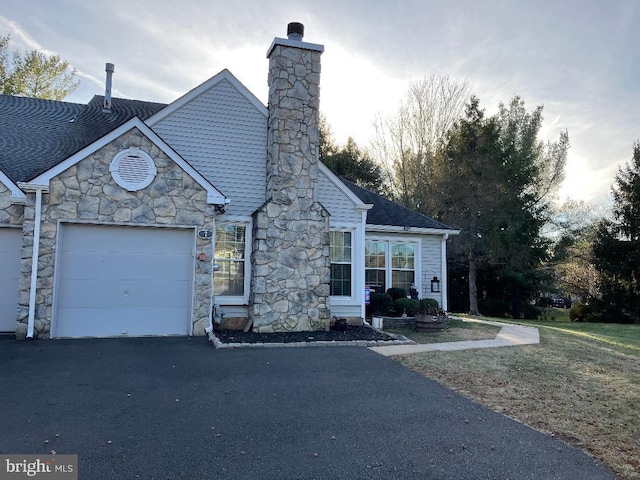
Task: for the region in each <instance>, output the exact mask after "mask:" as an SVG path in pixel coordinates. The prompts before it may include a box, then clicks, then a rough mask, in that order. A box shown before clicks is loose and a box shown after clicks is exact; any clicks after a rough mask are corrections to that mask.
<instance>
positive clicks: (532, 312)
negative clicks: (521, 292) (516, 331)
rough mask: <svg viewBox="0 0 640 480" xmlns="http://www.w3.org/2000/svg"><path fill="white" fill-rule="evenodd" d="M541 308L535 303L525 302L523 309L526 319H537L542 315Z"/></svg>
mask: <svg viewBox="0 0 640 480" xmlns="http://www.w3.org/2000/svg"><path fill="white" fill-rule="evenodd" d="M540 313H541V310H540V309H539V308H538V307H536V306H535V305H531V304H530V303H525V305H524V307H523V309H522V315H523V316H524V319H525V320H535V319H537V318H538V317H539V316H540Z"/></svg>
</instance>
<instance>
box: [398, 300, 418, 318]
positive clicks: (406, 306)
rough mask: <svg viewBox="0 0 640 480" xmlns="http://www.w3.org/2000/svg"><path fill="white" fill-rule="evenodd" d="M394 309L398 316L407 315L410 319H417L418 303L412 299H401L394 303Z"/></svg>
mask: <svg viewBox="0 0 640 480" xmlns="http://www.w3.org/2000/svg"><path fill="white" fill-rule="evenodd" d="M393 308H394V309H395V311H396V315H398V316H400V315H402V314H403V313H406V314H407V316H408V317H415V316H416V312H417V311H418V302H417V301H416V300H412V299H410V298H399V299H397V300H396V301H395V302H393Z"/></svg>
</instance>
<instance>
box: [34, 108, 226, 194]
mask: <svg viewBox="0 0 640 480" xmlns="http://www.w3.org/2000/svg"><path fill="white" fill-rule="evenodd" d="M132 128H137V129H138V130H140V131H141V132H142V134H143V135H145V136H146V137H147V138H149V140H151V141H152V142H153V143H154V144H155V145H156V146H157V147H158V148H159V149H160V150H162V152H164V153H165V154H166V155H167V156H168V157H169V158H170V159H171V160H173V161H174V162H176V164H177V165H178V166H179V167H180V168H182V170H184V171H185V172H186V173H187V174H188V175H189V176H190V177H191V178H193V179H194V180H195V181H196V182H197V183H198V184H200V186H202V188H204V189H205V190H206V191H207V202H208V203H212V204H215V205H225V204H226V203H227V200H226V198H225V196H224V194H223V193H222V192H220V190H218V189H217V188H216V187H215V186H213V185H212V184H211V183H209V182H208V181H207V180H206V179H205V178H204V177H203V176H202V175H200V173H198V171H197V170H195V169H194V168H193V167H192V166H191V165H190V164H189V163H188V162H187V161H185V160H184V159H183V158H182V157H181V156H180V155H179V154H178V153H177V152H176V151H175V150H173V149H172V148H171V147H170V146H169V145H168V144H167V143H166V142H164V140H162V139H161V138H160V137H159V136H158V135H157V134H156V133H155V132H154V131H153V130H151V128H149V127H148V126H147V125H145V123H144V122H143V121H142V120H140V119H139V118H137V117H134V118H132V119H131V120H129V121H128V122H126V123H124V124H122V125H120V126H119V127H117V128H115V129H114V130H112V131H111V132H110V133H109V134H107V135H105V136H103V137H101V138H99V139H98V140H96V141H94V142H93V143H91V144H90V145H88V146H86V147H85V148H83V149H82V150H80V151H78V152H76V153H75V154H74V155H72V156H71V157H69V158H67V159H66V160H64V161H63V162H60V163H58V164H56V165H55V166H54V167H52V168H50V169H49V170H47V171H46V172H43V173H42V174H40V175H39V176H37V177H36V178H34V179H33V180H32V181H31V182H29V184H28V185H29V186H30V187H31V188H34V187H48V186H49V182H50V181H51V179H52V178H53V177H55V176H57V175H59V174H60V173H62V172H64V171H65V170H67V169H69V168H70V167H72V166H73V165H75V164H76V163H78V162H79V161H81V160H82V159H84V158H86V157H88V156H89V155H91V154H93V153H94V152H96V151H97V150H99V149H100V148H102V147H104V146H105V145H106V144H108V143H109V142H111V141H113V140H115V139H116V138H118V137H119V136H120V135H122V134H124V133H126V132H128V131H129V130H131V129H132Z"/></svg>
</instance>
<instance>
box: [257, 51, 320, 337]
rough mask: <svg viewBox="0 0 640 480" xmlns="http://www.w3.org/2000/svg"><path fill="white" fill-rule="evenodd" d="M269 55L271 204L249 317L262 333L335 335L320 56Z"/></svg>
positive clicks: (262, 219)
mask: <svg viewBox="0 0 640 480" xmlns="http://www.w3.org/2000/svg"><path fill="white" fill-rule="evenodd" d="M304 45H305V44H304V43H302V42H300V48H298V47H297V46H291V45H289V44H278V42H277V41H276V42H275V44H274V47H273V49H272V50H271V54H270V56H269V121H268V127H269V131H268V137H267V138H268V143H267V192H266V199H267V201H266V203H265V204H264V205H263V206H262V207H261V208H260V209H258V210H257V211H256V212H255V213H254V219H253V230H254V235H253V254H252V259H251V260H252V277H251V292H250V302H249V317H250V318H251V319H252V320H253V328H254V330H255V331H258V332H274V331H276V332H277V331H308V330H328V329H329V320H330V311H329V281H330V266H331V264H330V258H329V214H328V212H327V211H326V210H325V208H324V207H323V206H322V205H321V204H320V203H318V201H317V197H316V185H317V183H318V176H319V167H318V145H319V134H318V120H319V118H318V108H319V102H320V97H319V93H320V87H319V84H320V55H321V51H316V50H313V49H307V48H305V47H304Z"/></svg>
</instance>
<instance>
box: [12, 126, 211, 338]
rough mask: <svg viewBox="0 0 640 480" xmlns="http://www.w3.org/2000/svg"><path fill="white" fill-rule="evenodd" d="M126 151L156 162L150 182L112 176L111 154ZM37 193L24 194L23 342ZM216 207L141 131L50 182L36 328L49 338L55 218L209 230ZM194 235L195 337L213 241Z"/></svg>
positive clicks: (203, 318)
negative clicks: (123, 182)
mask: <svg viewBox="0 0 640 480" xmlns="http://www.w3.org/2000/svg"><path fill="white" fill-rule="evenodd" d="M129 147H139V148H140V149H141V150H142V151H144V152H146V153H147V154H149V156H151V158H152V159H153V161H154V163H155V165H156V168H157V170H158V172H157V175H156V177H155V179H154V180H153V182H152V183H151V184H150V185H149V186H147V187H146V188H144V189H142V190H139V191H137V192H128V191H126V190H125V189H123V188H122V187H120V186H119V185H118V184H117V183H115V181H114V180H113V178H112V177H111V173H110V172H109V164H110V163H111V160H113V157H114V156H115V155H116V154H117V153H118V152H120V151H121V150H124V149H126V148H129ZM34 206H35V194H34V193H30V194H28V195H27V204H26V208H25V222H24V228H23V232H24V240H23V241H24V243H23V250H22V266H21V269H22V274H21V280H20V293H19V298H18V322H19V323H18V328H17V331H16V336H18V338H24V336H25V335H26V332H27V321H28V314H29V288H30V277H31V257H32V254H33V231H34V230H33V229H34V218H35V208H34ZM214 214H215V213H214V206H213V205H209V204H207V192H206V191H205V190H204V189H203V188H202V187H201V186H200V185H199V184H198V183H196V182H195V180H193V179H192V178H191V177H190V176H189V175H188V174H187V173H185V172H184V171H183V170H182V169H181V168H180V167H179V166H178V165H177V164H176V163H175V162H174V161H173V160H171V159H170V158H169V157H167V156H166V155H165V154H164V153H163V152H162V151H161V150H160V149H158V147H156V146H155V145H154V144H153V143H152V142H151V141H150V140H149V139H148V138H147V137H145V136H144V135H143V134H142V133H141V132H140V131H139V130H138V129H132V130H130V131H129V132H127V133H125V134H123V135H121V136H120V137H118V138H117V139H115V140H113V141H112V142H110V143H109V144H107V145H105V146H104V147H103V148H101V149H100V150H98V151H97V152H95V153H94V154H92V155H91V156H89V157H87V158H85V159H83V160H81V161H80V162H78V163H77V164H76V165H74V166H72V167H70V168H69V169H67V170H65V171H64V172H62V173H61V174H60V175H58V176H56V177H54V178H53V179H51V182H50V185H49V193H48V194H44V195H43V198H42V222H41V227H40V251H39V258H38V279H37V292H36V309H35V325H34V326H35V331H36V333H37V336H38V337H41V338H48V337H49V332H50V326H51V317H52V311H53V285H54V273H55V257H56V236H57V232H58V222H59V221H75V220H80V221H83V222H86V223H96V224H118V225H180V226H187V225H193V226H198V227H201V228H205V229H211V228H213V217H214ZM196 238H197V243H196V248H197V251H198V252H204V253H205V254H206V258H207V260H206V261H196V262H195V284H194V288H195V296H194V298H195V301H194V306H193V317H192V318H193V334H194V335H204V329H205V327H206V326H207V325H208V322H209V315H210V311H211V294H212V281H211V262H210V260H211V258H212V255H213V243H212V241H211V240H210V239H208V240H203V239H200V238H199V237H196Z"/></svg>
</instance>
